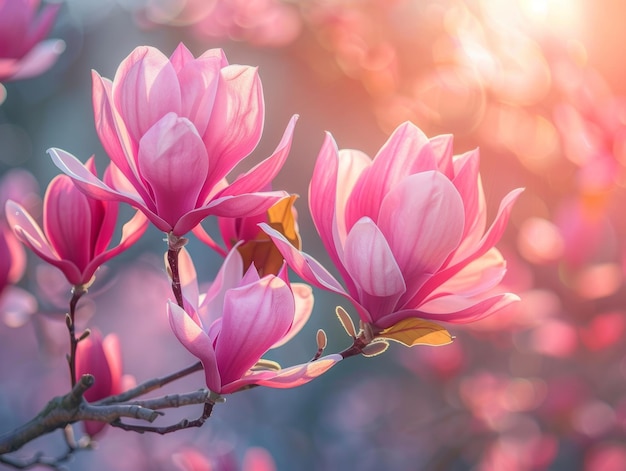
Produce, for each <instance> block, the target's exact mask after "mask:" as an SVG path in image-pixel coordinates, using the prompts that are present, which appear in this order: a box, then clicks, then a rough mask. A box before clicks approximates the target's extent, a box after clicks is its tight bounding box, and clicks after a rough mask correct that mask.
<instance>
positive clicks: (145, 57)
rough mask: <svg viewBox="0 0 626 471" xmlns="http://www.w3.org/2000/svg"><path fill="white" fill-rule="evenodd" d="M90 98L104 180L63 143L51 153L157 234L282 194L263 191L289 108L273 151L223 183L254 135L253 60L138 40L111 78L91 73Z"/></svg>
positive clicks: (88, 188)
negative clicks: (137, 213)
mask: <svg viewBox="0 0 626 471" xmlns="http://www.w3.org/2000/svg"><path fill="white" fill-rule="evenodd" d="M93 104H94V114H95V122H96V130H97V132H98V136H99V137H100V140H101V142H102V145H103V146H104V148H105V150H106V152H107V154H108V155H109V157H110V158H111V162H112V163H111V170H112V171H111V175H112V181H111V183H110V184H107V183H105V182H102V181H101V180H99V179H98V178H96V177H95V176H94V175H93V174H92V173H91V172H89V171H88V169H87V168H86V167H84V166H83V165H82V164H81V163H80V162H79V161H78V160H77V159H76V158H75V157H74V156H72V155H70V154H68V153H67V152H64V151H62V150H60V149H51V150H50V153H51V156H52V159H53V160H54V162H55V164H56V165H57V166H58V167H59V168H60V169H61V170H62V171H63V172H65V173H66V174H68V175H69V176H70V177H72V178H73V179H74V180H75V181H76V183H77V185H78V186H79V187H80V188H81V189H82V190H83V191H84V192H85V193H87V194H89V195H90V196H92V197H94V198H98V199H102V200H114V201H123V202H126V203H129V204H130V205H131V206H134V207H136V208H138V209H140V210H141V211H143V212H144V213H145V214H146V216H147V217H148V219H149V220H150V221H151V222H152V223H153V224H154V225H155V226H156V227H157V228H158V229H160V230H162V231H164V232H168V233H169V232H173V234H174V235H175V236H181V235H184V234H185V233H187V232H188V231H190V230H191V229H193V228H194V227H195V226H196V225H197V224H199V223H200V221H202V219H204V218H205V217H207V216H209V215H217V216H229V217H243V216H248V215H252V214H258V213H262V212H263V211H265V210H266V209H267V208H269V207H270V206H271V205H272V204H274V203H276V202H277V201H278V200H280V199H281V198H284V197H285V196H287V194H286V193H285V192H283V191H276V192H265V193H261V192H260V190H261V189H262V188H264V187H265V186H266V185H268V184H269V183H270V182H271V181H272V179H273V178H274V176H275V175H276V174H277V173H278V171H279V170H280V168H281V167H282V165H283V163H284V161H285V159H286V158H287V155H288V153H289V149H290V146H291V139H292V133H293V129H294V126H295V122H296V116H294V117H293V118H292V119H291V121H290V122H289V124H288V126H287V129H286V130H285V133H284V135H283V138H282V140H281V142H280V143H279V145H278V147H277V148H276V150H275V152H274V153H273V154H272V155H271V156H270V157H268V158H267V159H265V160H263V161H262V162H261V163H259V164H258V165H257V166H255V167H254V168H253V169H252V170H250V171H249V172H247V173H245V174H243V175H241V176H239V177H238V178H236V179H235V180H234V181H233V182H232V183H230V184H229V183H228V182H227V181H226V178H225V177H226V176H227V175H228V173H230V171H231V170H232V169H233V168H234V167H235V166H236V165H237V164H239V163H240V162H241V161H242V160H243V159H244V158H245V157H246V156H247V155H248V154H249V153H250V152H251V151H252V150H253V149H254V148H255V147H256V145H257V143H258V142H259V139H260V137H261V132H262V129H263V119H264V101H263V91H262V88H261V81H260V79H259V76H258V73H257V70H256V68H254V67H250V66H242V65H229V64H228V62H227V60H226V57H225V55H224V53H223V52H222V50H220V49H210V50H208V51H206V52H205V53H204V54H202V55H201V56H200V57H198V58H194V57H193V55H192V54H191V52H190V51H189V50H188V49H187V48H186V47H185V46H184V45H183V44H180V45H179V46H178V47H177V48H176V50H175V51H174V53H173V54H172V56H171V57H170V58H167V57H166V56H165V55H164V54H163V53H161V52H160V51H159V50H157V49H154V48H152V47H147V46H144V47H138V48H136V49H135V50H134V51H133V52H132V53H131V54H130V55H129V56H128V57H127V58H126V59H124V61H122V63H121V64H120V66H119V68H118V70H117V73H116V74H115V78H114V79H113V81H111V80H108V79H105V78H102V77H100V75H98V74H97V73H96V72H94V73H93Z"/></svg>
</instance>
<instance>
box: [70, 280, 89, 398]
mask: <svg viewBox="0 0 626 471" xmlns="http://www.w3.org/2000/svg"><path fill="white" fill-rule="evenodd" d="M86 292H87V289H86V288H85V287H84V286H82V285H76V286H74V287H73V288H72V298H71V299H70V310H69V312H68V314H67V316H66V318H65V323H66V324H67V330H68V331H69V334H70V354H69V355H68V356H67V363H68V365H69V368H70V380H71V382H72V387H74V386H76V346H77V345H78V342H79V341H80V339H79V338H77V337H76V327H75V326H76V322H75V319H76V306H77V305H78V300H79V299H80V298H81V297H82V296H83V294H85V293H86Z"/></svg>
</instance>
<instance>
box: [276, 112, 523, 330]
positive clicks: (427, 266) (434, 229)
mask: <svg viewBox="0 0 626 471" xmlns="http://www.w3.org/2000/svg"><path fill="white" fill-rule="evenodd" d="M478 167H479V154H478V151H477V150H474V151H470V152H467V153H465V154H462V155H459V156H453V155H452V136H437V137H434V138H431V139H428V138H427V137H426V136H425V135H424V133H423V132H422V131H421V130H420V129H419V128H417V127H416V126H415V125H413V124H411V123H408V122H407V123H404V124H402V125H401V126H399V127H398V128H397V129H396V130H395V131H394V133H393V134H392V135H391V137H390V138H389V140H388V141H387V143H386V144H385V145H384V146H383V147H382V148H381V150H380V151H379V152H378V154H377V155H376V157H375V158H374V159H373V160H372V159H370V157H368V156H367V155H365V154H364V153H362V152H359V151H355V150H341V151H339V150H338V149H337V146H336V144H335V141H334V140H333V138H332V136H330V134H329V135H327V137H326V140H325V142H324V144H323V147H322V150H321V151H320V154H319V157H318V160H317V163H316V166H315V170H314V173H313V177H312V180H311V185H310V189H309V205H310V209H311V215H312V217H313V221H314V223H315V226H316V228H317V231H318V232H319V234H320V236H321V238H322V241H323V243H324V246H325V247H326V250H327V251H328V253H329V255H330V258H331V260H332V261H333V262H334V264H335V266H336V267H337V269H338V270H339V272H340V273H341V275H342V277H343V279H344V281H345V284H346V288H344V287H343V286H342V285H341V284H340V283H339V282H338V281H337V280H336V279H335V278H334V277H333V276H332V275H331V274H330V273H329V272H328V271H327V270H326V269H325V268H324V267H322V265H321V264H320V263H319V262H317V261H316V260H315V259H313V258H312V257H311V256H309V255H307V254H305V253H303V252H300V251H298V250H297V249H295V248H294V247H293V246H292V245H291V244H289V243H288V241H286V240H285V239H284V237H283V236H281V235H280V234H278V233H277V232H276V231H275V230H273V229H271V228H270V227H269V226H266V225H265V226H264V229H265V231H266V232H267V233H268V234H270V236H272V239H273V240H274V242H275V243H276V245H277V246H278V248H279V250H281V252H282V253H283V255H284V257H285V259H286V260H287V262H288V264H289V265H290V266H291V267H292V268H293V269H294V270H295V271H296V273H298V275H300V276H301V277H302V278H303V279H304V280H305V281H307V282H309V283H312V284H314V285H316V286H318V287H320V288H323V289H328V290H330V291H334V292H336V293H339V294H341V295H343V296H345V297H346V298H348V299H349V300H350V301H352V303H353V304H354V306H355V307H356V309H357V311H358V313H359V316H360V317H361V320H362V321H363V322H365V323H368V324H370V325H372V326H374V327H375V329H385V328H388V327H390V326H392V325H395V324H396V323H398V322H399V321H401V320H403V319H407V318H411V317H415V318H422V319H432V320H439V321H447V322H456V323H464V322H471V321H474V320H477V319H481V318H483V317H486V316H488V315H490V314H492V313H493V312H495V311H497V310H498V309H501V308H503V307H504V306H506V305H508V304H510V303H511V302H513V301H515V300H517V299H518V298H517V296H515V295H513V294H511V293H500V294H495V295H493V294H491V293H490V290H491V289H492V288H494V287H495V286H497V285H498V283H499V282H500V280H501V279H502V277H503V276H504V273H505V271H506V263H505V260H504V258H503V257H502V255H501V254H500V252H499V251H498V250H497V249H496V248H495V247H494V245H495V244H496V243H497V242H498V240H499V239H500V237H501V236H502V234H503V232H504V229H505V227H506V223H507V220H508V217H509V214H510V212H511V209H512V205H513V203H514V201H515V200H516V198H517V197H518V195H519V194H520V192H521V190H520V189H518V190H514V191H512V192H511V193H509V194H508V195H507V196H506V197H505V198H504V199H503V200H502V203H501V204H500V209H499V210H498V214H497V216H496V219H495V221H494V222H493V224H492V225H491V227H490V228H489V229H487V230H485V229H486V204H485V197H484V194H483V190H482V185H481V182H480V175H479V173H478Z"/></svg>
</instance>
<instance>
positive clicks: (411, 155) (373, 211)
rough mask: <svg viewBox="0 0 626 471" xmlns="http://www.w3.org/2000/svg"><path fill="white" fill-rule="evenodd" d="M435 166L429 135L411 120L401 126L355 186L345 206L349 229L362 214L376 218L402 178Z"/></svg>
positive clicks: (433, 168)
mask: <svg viewBox="0 0 626 471" xmlns="http://www.w3.org/2000/svg"><path fill="white" fill-rule="evenodd" d="M435 169H437V162H436V160H435V155H434V153H433V150H432V148H431V146H430V141H429V140H428V138H427V137H426V135H425V134H424V133H423V132H422V131H421V130H420V129H419V128H418V127H417V126H415V125H414V124H412V123H409V122H406V123H404V124H401V125H400V126H398V128H396V130H395V131H394V132H393V133H392V134H391V136H390V137H389V139H388V140H387V142H386V143H385V144H384V145H383V147H382V148H381V149H380V151H378V154H376V157H374V160H373V163H372V165H371V166H370V167H369V168H367V169H366V170H364V171H363V173H362V174H361V176H360V178H359V181H358V182H357V183H356V184H355V185H354V189H353V191H352V195H351V196H350V199H349V200H348V203H347V205H346V225H347V228H348V230H349V229H350V227H352V225H353V224H354V223H355V222H356V221H358V220H359V219H360V218H361V217H363V216H369V217H370V218H372V219H373V220H374V221H376V220H377V219H378V214H379V211H380V205H381V203H382V201H383V198H384V197H385V195H386V194H387V192H389V191H390V190H391V189H392V188H394V187H395V186H396V185H397V184H398V182H399V181H401V180H402V179H403V178H405V177H406V176H408V175H412V174H415V173H418V172H424V171H428V170H435Z"/></svg>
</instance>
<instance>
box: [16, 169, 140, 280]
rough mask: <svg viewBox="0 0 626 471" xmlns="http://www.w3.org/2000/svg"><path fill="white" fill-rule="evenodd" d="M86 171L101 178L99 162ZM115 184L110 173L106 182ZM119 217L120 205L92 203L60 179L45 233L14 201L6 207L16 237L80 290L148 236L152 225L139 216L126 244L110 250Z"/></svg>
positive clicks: (48, 204) (129, 226)
mask: <svg viewBox="0 0 626 471" xmlns="http://www.w3.org/2000/svg"><path fill="white" fill-rule="evenodd" d="M86 168H87V169H88V171H89V172H90V173H91V174H92V175H95V174H96V168H95V164H94V161H93V158H91V159H90V160H89V161H88V162H87V166H86ZM109 179H110V174H109V172H108V171H107V172H105V180H109ZM117 213H118V207H117V203H114V202H105V201H98V200H95V199H93V198H90V197H88V196H87V195H85V194H84V193H82V192H81V191H80V190H79V189H78V188H76V186H75V185H74V183H73V182H72V180H71V179H70V178H69V177H67V176H65V175H58V176H57V177H55V178H54V179H53V180H52V181H51V182H50V184H49V185H48V188H47V190H46V194H45V197H44V208H43V231H42V230H41V228H40V227H39V225H38V224H37V222H35V220H34V219H33V218H32V217H31V216H30V214H28V212H27V211H26V210H25V209H24V208H23V207H22V206H21V205H19V204H18V203H15V202H14V201H12V200H9V201H7V203H6V217H7V220H8V222H9V225H10V226H11V227H12V228H13V232H14V233H15V235H16V236H17V237H18V238H19V239H20V240H21V241H22V242H23V243H24V244H26V245H27V246H28V247H30V249H31V250H32V251H33V252H35V253H36V254H37V255H38V256H39V257H41V258H42V259H43V260H45V261H46V262H48V263H50V264H52V265H54V266H56V267H57V268H59V269H60V270H61V271H62V272H63V274H64V275H65V277H66V278H67V280H68V281H69V282H70V283H71V284H72V285H75V286H76V285H88V284H89V283H90V282H91V280H92V278H93V276H94V273H95V272H96V270H97V269H98V267H99V266H100V265H102V264H103V263H105V262H106V261H107V260H109V259H111V258H113V257H115V256H116V255H118V254H119V253H121V252H123V251H124V250H126V249H127V248H129V247H130V246H131V245H132V244H134V243H135V242H136V241H137V240H138V239H139V238H140V237H141V236H142V235H143V233H144V231H145V230H146V227H147V223H148V221H147V219H146V218H145V217H144V215H143V214H141V213H139V212H137V214H135V217H133V218H132V219H131V220H130V221H129V222H128V223H126V224H125V225H124V228H123V230H122V238H121V241H120V243H119V244H118V245H117V246H115V247H113V248H111V249H107V248H108V246H109V244H110V242H111V239H112V238H113V233H114V231H115V225H116V222H117Z"/></svg>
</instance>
